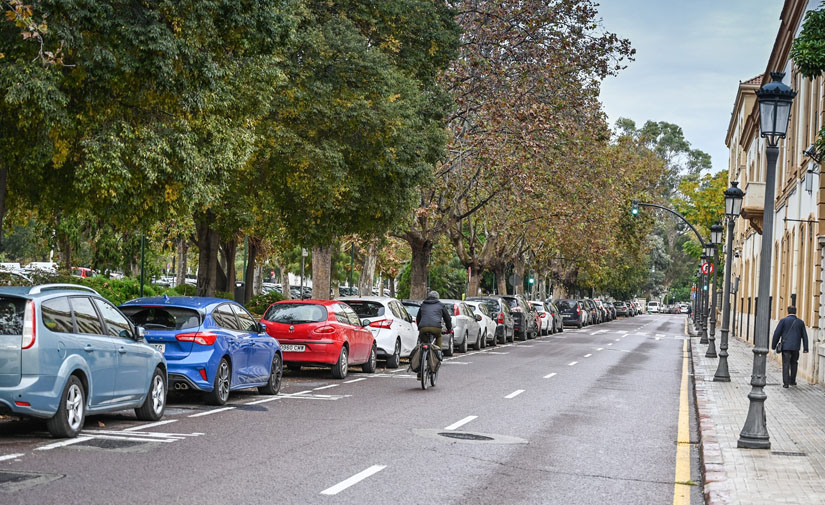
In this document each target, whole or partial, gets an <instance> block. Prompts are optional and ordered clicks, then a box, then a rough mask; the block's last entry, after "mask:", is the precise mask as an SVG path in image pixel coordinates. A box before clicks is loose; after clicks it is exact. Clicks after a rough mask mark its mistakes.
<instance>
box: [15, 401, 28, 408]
mask: <svg viewBox="0 0 825 505" xmlns="http://www.w3.org/2000/svg"><path fill="white" fill-rule="evenodd" d="M14 404H15V405H17V406H18V407H31V406H32V404H31V403H29V402H14Z"/></svg>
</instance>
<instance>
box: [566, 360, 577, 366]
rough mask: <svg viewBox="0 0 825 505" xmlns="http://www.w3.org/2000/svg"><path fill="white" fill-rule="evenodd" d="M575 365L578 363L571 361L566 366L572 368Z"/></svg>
mask: <svg viewBox="0 0 825 505" xmlns="http://www.w3.org/2000/svg"><path fill="white" fill-rule="evenodd" d="M576 363H578V361H571V362H570V363H568V364H567V366H573V365H575V364H576Z"/></svg>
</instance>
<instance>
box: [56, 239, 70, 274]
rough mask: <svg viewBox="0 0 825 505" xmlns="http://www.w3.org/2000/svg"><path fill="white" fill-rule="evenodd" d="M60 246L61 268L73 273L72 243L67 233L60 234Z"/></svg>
mask: <svg viewBox="0 0 825 505" xmlns="http://www.w3.org/2000/svg"><path fill="white" fill-rule="evenodd" d="M58 242H59V244H60V266H61V267H63V268H66V269H68V270H69V272H71V270H72V243H71V241H70V240H69V235H68V234H67V233H58Z"/></svg>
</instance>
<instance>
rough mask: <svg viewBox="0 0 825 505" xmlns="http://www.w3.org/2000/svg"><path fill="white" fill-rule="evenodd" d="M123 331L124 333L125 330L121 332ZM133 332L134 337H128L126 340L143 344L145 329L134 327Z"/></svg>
mask: <svg viewBox="0 0 825 505" xmlns="http://www.w3.org/2000/svg"><path fill="white" fill-rule="evenodd" d="M123 331H126V330H123ZM135 331H136V334H135V335H134V336H132V335H129V337H128V338H134V340H135V342H145V341H146V328H144V327H143V326H135ZM121 336H122V335H121Z"/></svg>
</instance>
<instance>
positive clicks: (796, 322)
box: [771, 314, 808, 352]
mask: <svg viewBox="0 0 825 505" xmlns="http://www.w3.org/2000/svg"><path fill="white" fill-rule="evenodd" d="M780 335H781V336H782V350H783V351H798V350H799V347H800V345H802V346H804V349H805V352H808V332H807V330H805V322H804V321H802V320H801V319H799V318H798V317H796V315H794V314H788V315H787V316H785V317H783V318H782V319H781V320H780V321H779V324H777V325H776V330H775V331H774V332H773V339H772V340H771V349H776V344H778V343H779V337H780Z"/></svg>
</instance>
